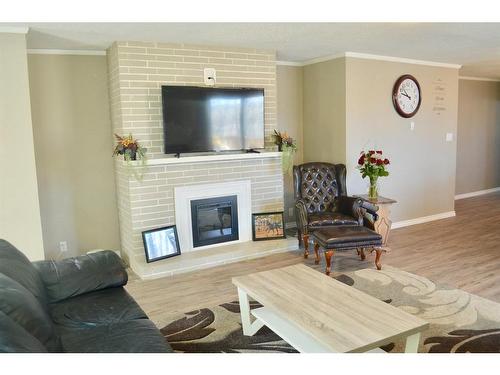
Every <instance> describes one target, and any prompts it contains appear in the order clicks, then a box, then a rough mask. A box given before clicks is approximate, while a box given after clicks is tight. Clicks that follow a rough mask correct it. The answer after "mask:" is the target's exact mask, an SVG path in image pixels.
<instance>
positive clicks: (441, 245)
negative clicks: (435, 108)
mask: <svg viewBox="0 0 500 375" xmlns="http://www.w3.org/2000/svg"><path fill="white" fill-rule="evenodd" d="M455 211H456V214H457V216H456V217H454V218H449V219H443V220H439V221H433V222H429V223H425V224H419V225H413V226H410V227H406V228H400V229H396V230H393V231H391V233H390V238H389V244H388V245H389V246H390V248H391V250H392V252H391V253H390V254H387V255H384V256H383V257H382V264H383V265H384V264H388V265H391V266H394V267H398V268H400V269H403V270H405V271H408V272H411V273H415V274H417V275H421V276H424V277H427V278H428V279H430V280H432V281H434V282H437V283H440V284H447V285H450V286H454V287H457V288H461V289H463V290H466V291H468V292H470V293H474V294H478V295H480V296H482V297H485V298H489V299H492V300H495V301H497V302H500V257H499V256H498V255H499V254H500V228H499V223H498V222H499V219H500V193H494V194H489V195H484V196H480V197H474V198H468V199H463V200H458V201H456V202H455ZM337 256H338V257H355V252H354V251H353V252H344V253H339V254H338V255H336V257H337ZM312 258H314V256H312V257H311V256H310V257H309V259H308V260H307V262H313V259H312ZM367 261H368V262H372V261H373V258H372V257H369V258H368V259H367ZM301 262H304V259H303V258H302V256H301V255H300V253H298V252H289V253H282V254H276V255H272V256H268V257H265V258H259V259H254V260H248V261H243V262H238V263H233V264H228V265H224V266H219V267H215V268H211V269H207V270H201V271H198V272H191V273H186V274H182V275H177V276H173V277H166V278H162V279H157V280H150V281H141V280H139V279H137V278H136V277H134V276H132V277H131V280H130V281H129V284H128V285H127V290H128V291H129V292H130V293H131V294H132V296H133V297H134V298H135V299H136V300H137V301H138V303H139V304H140V305H141V306H142V308H143V309H144V310H145V311H146V313H147V314H148V315H149V316H150V317H151V318H152V319H153V321H155V323H157V324H158V325H160V326H161V325H162V324H164V323H166V321H168V317H169V316H172V315H175V314H178V313H181V312H188V311H191V310H194V309H197V308H201V307H211V306H215V305H217V304H220V303H223V302H227V301H233V300H237V291H236V288H235V286H234V285H233V284H232V283H231V278H232V277H234V276H238V275H245V274H249V273H252V272H258V271H263V270H268V269H273V268H279V267H284V266H288V265H292V264H297V263H301ZM365 262H366V261H365ZM371 264H372V266H373V263H371Z"/></svg>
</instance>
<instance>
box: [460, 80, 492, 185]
mask: <svg viewBox="0 0 500 375" xmlns="http://www.w3.org/2000/svg"><path fill="white" fill-rule="evenodd" d="M499 165H500V82H486V81H471V80H460V81H459V88H458V135H457V183H456V189H455V192H456V194H464V193H470V192H474V191H479V190H485V189H491V188H496V187H499V186H500V168H499Z"/></svg>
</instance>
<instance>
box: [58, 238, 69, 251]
mask: <svg viewBox="0 0 500 375" xmlns="http://www.w3.org/2000/svg"><path fill="white" fill-rule="evenodd" d="M59 250H60V251H61V253H65V252H66V251H68V243H67V242H66V241H61V242H59Z"/></svg>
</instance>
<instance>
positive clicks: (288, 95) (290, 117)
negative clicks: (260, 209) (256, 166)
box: [276, 65, 304, 223]
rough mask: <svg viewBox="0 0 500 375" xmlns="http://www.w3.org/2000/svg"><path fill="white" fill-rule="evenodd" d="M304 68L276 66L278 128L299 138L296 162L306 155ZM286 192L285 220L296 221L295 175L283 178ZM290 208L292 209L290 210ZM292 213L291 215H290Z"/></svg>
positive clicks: (298, 162)
mask: <svg viewBox="0 0 500 375" xmlns="http://www.w3.org/2000/svg"><path fill="white" fill-rule="evenodd" d="M302 76H303V68H302V67H300V66H298V67H297V66H286V65H278V66H277V67H276V85H277V93H278V97H277V99H278V103H277V105H278V107H277V108H278V110H277V121H278V129H279V130H280V131H286V132H287V133H288V134H289V135H290V136H291V137H293V138H294V139H295V140H297V152H296V153H295V156H294V164H295V165H296V164H300V163H302V160H303V155H304V144H303V132H302V130H303V129H302V116H303V97H302V92H303V81H302ZM283 183H284V194H285V221H286V222H291V223H294V222H295V217H294V215H295V210H294V209H293V207H294V206H295V198H294V194H293V177H292V175H291V174H290V175H285V176H284V178H283ZM290 208H291V209H292V210H291V212H290ZM290 213H291V215H290Z"/></svg>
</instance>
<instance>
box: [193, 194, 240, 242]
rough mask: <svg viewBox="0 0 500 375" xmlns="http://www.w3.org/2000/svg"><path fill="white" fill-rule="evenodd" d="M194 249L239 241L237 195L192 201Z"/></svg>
mask: <svg viewBox="0 0 500 375" xmlns="http://www.w3.org/2000/svg"><path fill="white" fill-rule="evenodd" d="M191 221H192V231H193V247H200V246H206V245H213V244H216V243H222V242H228V241H235V240H238V239H239V237H238V197H237V196H236V195H231V196H226V197H216V198H207V199H196V200H192V201H191Z"/></svg>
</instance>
